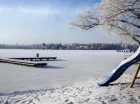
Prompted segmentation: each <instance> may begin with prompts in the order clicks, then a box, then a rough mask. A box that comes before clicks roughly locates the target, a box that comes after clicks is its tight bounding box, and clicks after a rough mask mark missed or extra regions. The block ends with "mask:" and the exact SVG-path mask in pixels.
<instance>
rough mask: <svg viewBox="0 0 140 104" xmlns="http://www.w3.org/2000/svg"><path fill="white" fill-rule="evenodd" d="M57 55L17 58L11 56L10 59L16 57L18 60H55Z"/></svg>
mask: <svg viewBox="0 0 140 104" xmlns="http://www.w3.org/2000/svg"><path fill="white" fill-rule="evenodd" d="M56 58H57V57H17V58H9V59H16V60H30V61H36V60H40V61H42V60H55V59H56Z"/></svg>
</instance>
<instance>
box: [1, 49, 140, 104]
mask: <svg viewBox="0 0 140 104" xmlns="http://www.w3.org/2000/svg"><path fill="white" fill-rule="evenodd" d="M36 53H39V55H40V57H41V56H45V57H47V56H48V57H51V56H52V57H57V60H56V61H43V62H47V63H48V66H47V67H45V68H33V67H27V66H20V65H13V64H6V63H0V85H1V86H0V104H1V103H2V104H9V103H10V104H21V103H23V104H28V103H29V104H80V103H84V104H98V103H99V104H111V103H113V104H119V103H120V104H122V103H124V104H125V103H128V104H129V103H133V102H135V103H140V100H139V99H140V96H138V95H139V94H140V93H139V92H137V90H139V87H136V88H133V89H130V88H129V84H130V82H131V80H132V74H124V75H123V76H122V77H121V78H119V80H117V82H116V83H118V82H119V83H121V84H118V85H114V86H109V87H98V86H97V81H99V80H100V81H101V80H103V79H104V78H105V77H106V76H107V75H108V74H109V73H110V72H111V71H112V70H113V69H115V68H116V67H117V65H118V64H119V63H120V62H121V61H122V60H124V55H126V53H121V52H116V51H97V50H96V51H92V50H90V51H89V50H88V51H81V50H0V57H3V58H5V57H35V56H36ZM135 70H136V65H133V66H132V67H130V68H129V69H128V70H127V72H126V73H133V72H134V71H135ZM114 83H115V82H114ZM123 83H125V84H123ZM127 83H129V84H127ZM130 99H132V100H130ZM131 101H132V102H131Z"/></svg>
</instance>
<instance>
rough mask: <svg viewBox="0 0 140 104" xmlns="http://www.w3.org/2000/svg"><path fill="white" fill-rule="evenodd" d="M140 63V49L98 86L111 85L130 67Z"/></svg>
mask: <svg viewBox="0 0 140 104" xmlns="http://www.w3.org/2000/svg"><path fill="white" fill-rule="evenodd" d="M139 61H140V47H139V48H138V49H137V51H136V52H135V53H134V54H133V55H132V56H130V57H129V58H127V59H125V60H123V61H122V62H121V63H120V64H119V65H118V67H117V68H116V69H114V70H113V71H112V72H111V73H110V74H109V75H108V77H107V78H105V80H104V81H103V82H98V86H108V85H109V83H111V82H113V81H115V80H117V79H118V78H119V77H120V76H121V75H122V74H123V73H124V72H125V71H126V69H127V68H128V67H130V66H131V65H133V64H135V63H137V62H139Z"/></svg>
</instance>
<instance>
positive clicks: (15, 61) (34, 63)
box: [0, 59, 47, 67]
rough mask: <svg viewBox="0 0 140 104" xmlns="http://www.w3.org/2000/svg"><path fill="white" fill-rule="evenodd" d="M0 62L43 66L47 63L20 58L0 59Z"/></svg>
mask: <svg viewBox="0 0 140 104" xmlns="http://www.w3.org/2000/svg"><path fill="white" fill-rule="evenodd" d="M0 62H4V63H11V64H17V65H25V66H33V67H36V66H42V67H43V66H45V65H47V63H39V62H38V63H36V62H28V61H21V60H13V59H0Z"/></svg>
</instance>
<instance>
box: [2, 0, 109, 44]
mask: <svg viewBox="0 0 140 104" xmlns="http://www.w3.org/2000/svg"><path fill="white" fill-rule="evenodd" d="M97 2H100V0H0V43H6V44H16V43H18V44H34V43H44V42H45V43H60V42H61V43H75V42H76V43H94V42H109V39H108V37H106V36H105V35H104V34H103V32H100V31H98V30H92V31H84V30H81V29H78V28H71V26H70V25H69V21H71V20H74V18H75V17H76V14H77V13H79V12H81V11H83V10H84V9H85V8H87V7H93V5H94V4H95V3H97Z"/></svg>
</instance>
